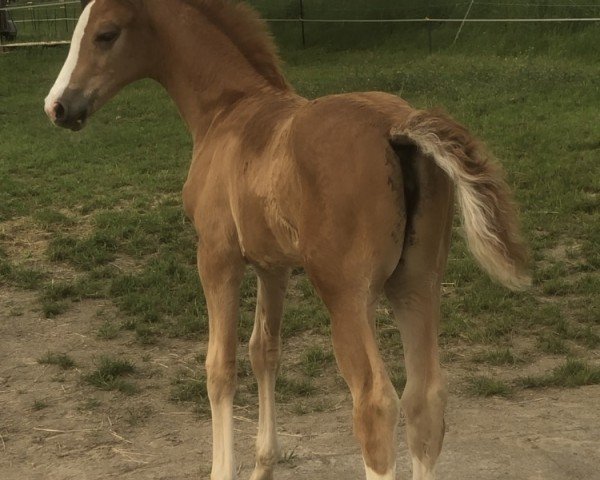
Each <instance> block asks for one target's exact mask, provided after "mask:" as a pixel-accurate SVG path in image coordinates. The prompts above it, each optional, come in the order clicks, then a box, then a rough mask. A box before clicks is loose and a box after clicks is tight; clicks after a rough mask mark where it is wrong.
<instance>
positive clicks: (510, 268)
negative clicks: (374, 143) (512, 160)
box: [391, 111, 531, 290]
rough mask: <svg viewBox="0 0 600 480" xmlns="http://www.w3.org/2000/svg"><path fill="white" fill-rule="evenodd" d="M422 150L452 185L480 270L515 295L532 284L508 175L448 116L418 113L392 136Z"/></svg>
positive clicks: (397, 141) (396, 129)
mask: <svg viewBox="0 0 600 480" xmlns="http://www.w3.org/2000/svg"><path fill="white" fill-rule="evenodd" d="M391 140H392V142H393V143H398V144H407V143H411V144H414V145H416V146H417V147H418V148H419V149H420V150H421V152H422V153H424V154H425V155H428V156H430V157H431V158H433V160H434V161H435V163H436V164H437V165H438V166H439V167H440V168H441V169H442V170H443V171H444V172H446V174H447V175H448V176H449V177H450V178H451V179H452V181H453V182H454V184H455V187H456V193H457V197H458V202H459V205H460V210H461V213H462V220H463V226H464V229H465V231H466V237H467V241H468V244H469V248H470V250H471V252H472V253H473V255H474V256H475V258H476V259H477V261H478V262H479V264H480V265H481V266H482V267H483V268H484V269H485V270H486V271H487V272H488V273H489V274H490V275H491V276H492V277H493V278H495V279H496V280H498V281H499V282H500V283H502V284H503V285H505V286H506V287H508V288H511V289H513V290H518V289H523V288H525V287H526V286H528V285H530V284H531V278H530V276H529V274H528V272H527V260H528V256H527V249H526V248H525V246H524V244H523V242H522V240H521V235H520V233H519V227H518V219H517V212H516V208H515V205H514V203H513V199H512V195H511V192H510V189H509V187H508V185H507V183H506V181H505V180H504V172H503V170H502V168H501V167H500V165H499V164H497V163H496V162H495V161H494V160H493V159H492V158H491V157H490V155H489V154H488V153H487V152H486V150H485V148H484V147H483V145H482V144H481V143H480V142H479V141H477V140H476V139H475V138H474V137H473V136H472V135H471V134H470V133H469V132H468V131H467V129H466V128H465V127H463V126H462V125H460V124H458V123H456V122H455V121H454V120H452V119H451V118H450V117H448V116H447V115H445V114H443V113H438V112H428V111H414V112H413V113H412V114H410V115H409V117H408V118H407V120H406V121H405V122H404V123H403V124H402V125H398V126H396V127H394V128H393V129H392V131H391Z"/></svg>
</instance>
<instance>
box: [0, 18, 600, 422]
mask: <svg viewBox="0 0 600 480" xmlns="http://www.w3.org/2000/svg"><path fill="white" fill-rule="evenodd" d="M592 32H593V31H592V30H588V31H584V32H580V33H581V34H582V35H589V36H590V38H592V37H591V35H592ZM596 33H597V32H596ZM582 38H583V37H578V36H574V37H573V38H571V39H569V38H567V37H562V40H563V49H564V50H565V51H568V50H569V49H570V48H572V49H573V51H577V49H578V48H579V46H578V45H579V43H578V42H583V43H582V45H583V44H585V45H588V46H589V47H590V48H591V45H592V43H590V42H591V41H590V42H588V43H586V42H584V40H582ZM594 38H595V39H596V41H597V39H598V38H599V37H598V36H596V37H594ZM543 41H545V40H544V39H538V43H539V42H543ZM392 43H393V42H391V41H390V40H389V39H388V40H386V41H382V42H380V43H379V44H378V46H376V47H373V46H370V44H369V42H367V44H368V46H366V47H362V48H355V49H353V50H343V49H339V48H321V47H312V48H307V49H296V48H293V47H291V46H289V45H288V46H285V47H284V57H285V59H286V62H287V63H286V67H285V69H286V71H287V74H288V76H289V78H290V79H291V81H292V83H293V84H294V85H295V86H296V87H297V89H298V91H299V92H300V93H302V94H304V95H306V96H308V97H311V98H313V97H317V96H320V95H326V94H329V93H334V92H349V91H355V90H385V91H389V92H392V93H395V94H398V95H401V96H403V97H404V98H406V99H408V100H409V101H410V102H412V103H413V104H414V105H415V106H417V107H421V108H428V107H434V106H443V107H444V108H445V109H446V110H447V111H449V112H451V113H452V114H453V115H454V116H455V117H456V118H457V119H459V120H460V121H461V122H463V123H466V124H467V125H469V126H470V128H471V129H472V130H473V131H474V132H475V133H476V134H477V135H478V136H480V137H482V138H483V139H485V141H486V142H487V144H488V145H489V147H490V149H491V150H492V151H493V152H494V153H495V154H496V156H497V157H499V158H500V159H501V160H502V162H503V164H504V165H505V167H506V170H507V172H508V177H509V180H510V183H511V184H512V185H513V186H514V189H515V191H516V197H517V199H518V201H519V203H520V205H521V212H522V220H523V225H524V232H525V236H526V238H527V241H528V243H529V245H530V246H531V250H532V256H533V271H534V286H533V287H532V288H531V290H530V291H527V292H524V293H511V292H509V291H507V290H505V289H503V288H501V287H499V286H497V285H495V284H493V283H492V282H491V281H490V280H489V279H488V278H487V277H486V275H485V274H484V273H482V271H481V270H479V269H478V268H477V267H476V266H475V264H474V262H473V260H472V258H471V256H470V255H469V254H468V253H467V251H466V249H465V246H464V243H463V241H462V238H461V235H460V229H459V228H458V223H457V230H456V234H455V235H454V244H453V249H452V252H451V255H450V261H449V268H448V272H447V275H446V279H445V282H446V284H447V285H446V287H445V293H444V300H443V317H444V321H443V325H442V329H441V343H442V348H443V350H444V352H445V355H444V362H445V363H447V364H452V363H454V362H461V363H462V364H466V365H472V368H473V369H476V368H478V366H480V365H491V366H494V365H501V366H503V368H505V370H506V371H507V372H509V373H508V377H507V378H500V379H499V378H493V379H492V378H490V377H489V376H486V374H483V375H477V376H473V377H472V378H466V379H465V391H467V392H471V393H475V394H480V395H495V394H499V395H509V394H512V393H513V392H514V391H516V390H518V389H522V388H540V387H543V386H574V385H580V384H586V383H598V382H599V381H600V374H599V372H598V366H597V365H595V364H594V362H593V360H592V358H593V357H596V358H597V351H598V348H599V347H600V275H599V274H598V271H599V268H600V247H599V245H600V158H599V157H600V110H599V108H598V106H599V105H600V84H599V83H598V67H597V63H596V62H595V61H593V60H590V59H589V55H588V54H587V52H583V53H582V55H580V56H576V55H572V54H569V55H559V54H558V53H557V52H555V53H554V54H553V55H549V54H547V53H543V52H535V53H532V52H528V51H526V50H527V49H524V50H523V51H522V52H521V53H519V54H512V55H507V54H505V52H503V51H502V45H503V44H508V43H509V39H507V38H505V37H498V39H497V42H496V45H497V46H499V50H498V51H496V52H495V53H494V54H490V53H486V54H482V53H480V52H479V53H478V52H475V46H474V45H472V46H471V47H470V48H469V49H467V50H462V51H461V50H460V49H455V50H453V49H448V50H445V51H443V52H439V53H435V54H433V55H426V54H425V52H424V51H423V49H411V48H409V47H407V46H406V45H393V44H392ZM486 48H488V50H489V49H491V47H490V46H489V45H488V47H486ZM515 48H516V47H515ZM65 55H66V50H65V49H62V48H61V49H49V50H27V51H18V52H13V53H10V54H5V55H1V56H0V288H7V289H27V290H31V291H34V292H36V294H37V298H38V305H39V310H40V312H41V313H42V314H43V316H46V317H56V316H60V315H62V314H63V313H64V312H66V311H68V309H69V308H71V307H72V305H73V304H74V303H76V302H85V301H87V300H89V299H107V300H110V301H111V302H113V303H114V305H115V306H116V308H117V309H118V315H116V316H115V315H107V314H106V312H103V311H99V312H98V315H99V316H102V318H104V319H105V322H104V324H103V326H102V328H101V329H100V330H99V331H98V336H99V337H100V338H103V339H105V340H106V341H107V342H110V341H111V340H112V339H114V338H117V337H119V336H122V335H132V333H131V332H133V335H134V336H135V338H136V339H137V342H138V343H139V344H140V348H143V346H144V345H149V344H161V342H164V341H166V340H165V339H166V338H168V337H178V338H182V337H183V338H188V339H191V340H194V341H203V340H205V338H206V330H207V320H206V311H205V305H204V300H203V296H202V293H201V289H200V284H199V281H198V279H197V275H196V271H195V237H194V232H193V229H192V227H191V225H190V224H189V222H187V221H186V220H185V218H184V215H183V212H182V207H181V201H180V192H181V187H182V185H183V182H184V179H185V177H186V173H187V167H188V164H189V162H190V155H191V142H190V139H189V137H188V135H187V133H186V131H185V130H184V127H183V124H182V122H181V121H180V119H179V116H178V113H177V112H176V110H175V109H174V107H173V104H172V103H171V101H170V100H169V98H168V97H167V96H166V94H165V93H164V92H163V91H162V90H161V89H160V88H159V87H158V86H157V85H155V84H152V83H150V82H141V83H138V84H136V85H133V86H131V87H129V88H127V89H126V90H125V91H124V92H123V93H122V94H121V95H120V96H119V97H118V98H116V99H115V100H114V101H113V102H112V103H110V104H109V105H108V106H106V107H105V108H104V109H103V110H102V111H101V112H99V113H98V114H97V115H96V116H95V117H94V118H93V119H92V120H91V122H90V124H89V126H88V128H87V129H85V130H84V131H82V132H80V133H77V134H76V133H72V132H68V131H63V130H59V129H57V128H54V127H52V126H51V125H50V123H49V122H48V121H47V119H46V118H45V116H44V113H43V111H42V101H43V98H44V97H45V95H46V93H47V91H48V90H49V88H50V86H51V85H52V83H53V82H54V79H55V77H56V75H57V73H58V71H59V69H60V66H61V63H62V61H63V60H64V58H65ZM15 245H16V246H15ZM254 287H255V280H254V277H253V275H252V273H251V272H249V274H248V278H247V281H246V283H245V285H244V289H243V298H242V318H241V321H240V337H241V341H242V342H243V343H245V342H247V341H248V338H249V334H250V332H251V328H252V317H253V311H254V302H255V299H254V294H255V288H254ZM4 314H5V313H4V312H1V313H0V315H4ZM378 324H379V327H380V341H381V344H382V348H383V351H384V352H385V355H386V358H387V359H388V360H389V363H390V367H391V370H392V378H393V380H394V383H395V384H396V385H397V386H398V387H399V388H400V387H401V386H402V384H403V382H404V376H403V372H402V367H401V362H400V361H399V358H400V356H401V346H400V339H399V335H398V333H397V332H396V331H395V330H394V329H393V328H391V327H392V321H391V319H390V317H389V314H388V312H387V309H386V306H385V304H382V308H381V309H380V310H379V317H378ZM328 331H329V325H328V318H327V315H326V312H325V311H324V309H323V308H322V306H321V303H320V301H319V300H318V299H317V298H316V297H315V295H314V292H313V290H312V288H311V286H310V285H309V283H308V282H307V280H306V279H305V277H304V275H303V274H302V272H300V271H297V272H295V273H294V277H293V282H292V289H291V292H290V296H289V302H288V305H287V310H286V314H285V319H284V327H283V332H284V337H285V341H286V342H292V341H296V340H297V339H299V338H311V339H313V341H311V343H312V344H313V345H312V346H310V347H307V349H306V352H305V353H304V354H303V355H302V356H301V358H300V359H298V361H297V363H296V364H295V365H293V366H291V367H290V368H288V369H286V374H285V375H284V376H283V377H282V378H281V380H280V382H279V384H278V391H279V395H280V398H286V395H288V396H294V398H302V399H304V398H309V397H310V395H311V393H312V392H314V389H315V385H316V384H318V382H319V381H320V380H319V379H320V378H321V377H320V373H319V372H322V371H323V369H327V368H329V369H333V359H332V356H331V352H330V350H329V349H328V348H326V347H321V346H320V345H326V344H327V342H323V341H320V340H319V341H317V340H314V339H321V338H322V336H323V335H327V334H328ZM307 336H308V337H307ZM57 355H58V356H57ZM60 355H61V354H60V353H56V352H54V353H53V352H49V354H48V355H47V356H46V357H45V359H42V360H41V361H45V362H50V361H53V362H54V361H56V362H58V360H54V359H57V358H59V359H60V358H63V357H60ZM547 356H550V357H552V358H554V359H557V360H560V361H561V362H563V363H561V365H559V366H558V367H556V368H555V369H554V370H550V371H548V372H546V373H544V374H543V375H541V376H533V377H532V376H529V377H527V378H526V377H524V376H523V375H521V374H520V373H519V368H520V367H522V366H526V365H530V364H532V363H533V362H535V361H536V360H538V359H540V358H542V357H547ZM199 360H202V359H201V358H199ZM64 361H65V359H64V358H63V359H62V360H61V362H64ZM75 361H76V359H75ZM103 362H104V363H103V364H102V365H100V366H99V367H98V370H95V371H92V372H89V373H86V374H85V376H84V377H83V380H84V381H85V382H87V383H88V384H90V385H97V386H98V388H103V389H107V388H114V389H117V390H119V389H121V388H123V389H125V390H126V391H127V393H135V388H133V387H130V386H129V384H128V383H123V382H122V380H121V375H124V374H127V372H128V371H133V369H134V366H128V367H127V368H128V370H127V371H125V370H118V372H117V373H114V372H113V373H110V372H112V370H111V371H110V372H109V373H110V375H109V374H105V372H104V370H110V369H109V368H108V367H109V366H112V364H113V363H114V362H118V360H114V359H113V360H111V359H104V360H103ZM111 362H112V363H111ZM468 368H471V367H468ZM103 369H104V370H103ZM240 370H241V374H240V375H241V376H242V377H243V378H246V377H249V375H250V369H249V365H248V362H247V360H244V359H242V360H241V361H240ZM242 383H243V384H244V382H242ZM123 385H124V386H123ZM244 385H246V386H245V387H244V388H245V390H243V391H246V393H248V394H251V393H253V388H255V387H253V384H252V383H251V380H249V379H248V380H247V381H246V383H245V384H244ZM203 388H204V386H203V383H202V379H201V378H199V377H190V376H189V374H182V375H178V376H177V378H174V379H173V392H172V395H171V398H172V399H173V400H174V401H186V400H189V399H190V398H197V399H198V398H205V391H204V390H203ZM309 403H310V402H309V401H308V400H302V401H301V402H299V403H298V411H299V413H301V412H302V411H306V409H307V408H313V409H316V408H322V406H319V405H312V406H310V407H307V405H309ZM200 410H202V408H201V409H200Z"/></svg>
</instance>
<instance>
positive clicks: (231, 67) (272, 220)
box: [45, 0, 529, 480]
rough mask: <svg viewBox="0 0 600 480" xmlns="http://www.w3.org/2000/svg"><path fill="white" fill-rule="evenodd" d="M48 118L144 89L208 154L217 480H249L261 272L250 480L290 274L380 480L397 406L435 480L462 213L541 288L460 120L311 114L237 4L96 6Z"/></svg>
mask: <svg viewBox="0 0 600 480" xmlns="http://www.w3.org/2000/svg"><path fill="white" fill-rule="evenodd" d="M84 4H85V5H84V7H85V8H84V10H83V13H82V14H81V18H80V19H79V22H78V24H77V27H76V29H75V32H74V35H73V41H72V44H71V49H70V51H69V55H68V57H67V60H66V63H65V65H64V67H63V69H62V71H61V72H60V75H59V76H58V79H57V81H56V84H55V85H54V87H53V88H52V90H51V92H50V94H49V95H48V97H47V99H46V104H45V110H46V112H47V114H48V116H49V117H50V119H51V120H52V121H53V122H54V123H56V124H57V125H59V126H62V127H67V128H71V129H73V130H79V129H81V128H82V127H83V126H84V125H85V122H86V120H87V118H88V117H89V116H90V115H91V114H93V113H94V112H95V111H96V110H98V109H99V108H100V107H101V106H102V105H103V104H104V103H105V102H107V101H108V100H109V99H110V98H111V97H112V96H113V95H115V94H116V93H117V92H118V91H119V90H120V89H121V88H122V87H123V86H125V85H126V84H129V83H131V82H133V81H135V80H137V79H141V78H143V77H150V78H153V79H155V80H156V81H158V82H160V83H161V84H162V85H163V86H164V87H165V89H166V90H167V91H168V93H169V94H170V96H171V97H172V98H173V100H174V101H175V103H176V104H177V107H178V108H179V111H180V112H181V116H182V117H183V119H184V121H185V122H186V124H187V126H188V128H189V130H190V132H191V134H192V136H193V140H194V153H193V161H192V165H191V168H190V172H189V176H188V179H187V182H186V184H185V187H184V192H183V200H184V206H185V211H186V213H187V215H188V216H189V218H190V219H191V220H192V221H193V223H194V226H195V228H196V231H197V233H198V238H199V241H198V268H199V272H200V276H201V279H202V285H203V288H204V292H205V296H206V303H207V307H208V314H209V323H210V340H209V345H208V354H207V360H206V369H207V377H208V392H209V397H210V403H211V409H212V426H213V464H212V474H211V479H212V480H231V479H234V478H235V477H236V463H235V460H234V453H233V444H234V443H233V431H234V429H233V396H234V391H235V379H236V345H237V343H238V339H237V334H236V326H237V321H238V302H239V289H240V282H241V281H242V277H243V273H244V269H245V267H246V265H247V264H251V265H253V266H254V267H255V269H256V271H257V273H258V278H259V283H258V285H259V286H258V300H257V306H256V320H255V326H254V332H253V334H252V338H251V341H250V359H251V362H252V367H253V370H254V372H255V374H256V377H257V379H258V386H259V388H258V391H259V401H260V408H259V427H258V430H259V431H258V440H257V455H256V467H255V469H254V472H253V474H252V480H268V479H272V478H273V467H274V465H275V464H276V463H277V460H278V458H279V457H278V456H279V452H278V447H277V439H276V423H275V406H274V404H275V401H274V388H275V377H276V374H277V370H278V366H279V358H280V324H281V317H282V310H283V300H284V296H285V291H286V285H287V281H288V276H289V273H290V268H292V267H294V266H302V267H304V269H305V270H306V272H307V274H308V276H309V278H310V280H311V281H312V283H313V284H314V286H315V288H316V290H317V292H318V294H319V295H320V296H321V298H322V299H323V301H324V303H325V305H326V306H327V308H328V310H329V312H330V315H331V330H332V335H333V346H334V350H335V355H336V359H337V363H338V365H339V368H340V371H341V373H342V375H343V377H344V379H345V380H346V382H347V383H348V386H349V388H350V391H351V393H352V399H353V402H354V409H353V418H354V431H355V434H356V437H357V438H358V440H359V442H360V445H361V448H362V453H363V458H364V463H365V469H366V477H367V479H369V480H392V479H394V478H395V469H396V424H397V421H398V415H399V408H400V406H401V407H402V408H403V410H404V414H405V416H406V422H407V436H408V443H409V446H410V451H411V455H412V459H413V479H414V480H431V479H433V478H434V473H433V472H434V465H435V462H436V460H437V458H438V455H439V453H440V450H441V447H442V439H443V436H444V421H443V412H444V405H445V402H446V393H445V392H446V389H445V385H444V380H443V375H442V372H441V370H440V364H439V358H438V347H437V332H438V324H439V317H440V314H439V304H440V286H441V282H442V277H443V273H444V268H445V265H446V259H447V257H448V248H449V242H450V232H451V226H452V216H453V211H452V210H453V203H454V202H453V196H454V190H456V196H457V198H458V203H459V205H460V210H461V212H462V219H463V224H464V229H465V231H466V236H467V240H468V243H469V246H470V248H471V251H472V252H473V254H474V256H475V258H476V259H477V260H478V261H479V263H480V264H481V265H482V266H483V267H484V268H485V269H486V270H487V271H488V273H489V274H490V275H492V276H493V277H494V278H496V279H497V280H498V281H500V282H501V283H502V284H504V285H506V286H508V287H510V288H515V289H516V288H522V287H524V286H526V285H527V284H528V282H529V278H528V276H527V274H526V272H525V257H526V255H525V249H524V248H523V246H522V243H521V241H520V238H519V232H518V228H517V225H516V223H517V222H516V215H515V211H514V208H513V206H512V201H511V196H510V192H509V189H508V187H507V185H506V184H505V182H504V180H503V179H502V172H501V169H500V167H499V166H498V165H497V164H495V163H494V162H493V161H491V160H490V159H489V157H488V156H487V154H486V153H485V150H484V149H483V147H482V146H481V145H480V144H479V143H478V142H477V141H476V140H475V139H473V137H472V136H471V135H470V134H469V133H468V132H467V130H466V129H465V128H463V127H462V126H460V125H458V124H457V123H455V122H454V121H453V120H452V119H450V118H448V117H447V116H445V115H443V114H439V113H434V112H427V111H418V110H415V109H413V108H412V107H410V106H409V105H408V104H407V103H406V102H404V101H403V100H401V99H399V98H397V97H395V96H392V95H388V94H385V93H356V94H349V95H335V96H329V97H324V98H320V99H317V100H314V101H308V100H306V99H304V98H302V97H300V96H299V95H297V94H296V93H295V92H294V91H293V89H292V88H291V87H290V85H289V84H288V83H287V81H286V80H285V78H284V76H283V75H282V73H281V70H280V67H279V60H278V58H277V55H276V53H275V47H274V45H273V42H272V41H271V38H270V37H269V35H268V34H267V33H266V29H265V26H264V24H263V22H262V21H260V20H259V19H258V17H257V16H256V14H255V13H254V11H252V10H251V9H250V8H249V7H247V6H245V5H243V4H232V3H229V2H228V1H226V0H169V1H168V2H167V1H164V0H95V1H91V2H89V3H88V2H84ZM382 292H385V294H386V295H387V296H388V298H389V299H390V301H391V303H392V305H393V308H394V313H395V316H396V318H397V320H398V326H399V328H400V331H401V333H402V339H403V342H404V352H405V362H406V371H407V384H406V388H405V390H404V392H403V394H402V400H401V402H400V401H399V399H398V396H397V394H396V392H395V390H394V388H393V387H392V384H391V383H390V380H389V377H388V374H387V373H386V369H385V367H384V363H383V361H382V359H381V356H380V354H379V351H378V347H377V341H376V336H375V328H374V310H375V305H376V302H377V299H378V297H379V296H380V294H381V293H382Z"/></svg>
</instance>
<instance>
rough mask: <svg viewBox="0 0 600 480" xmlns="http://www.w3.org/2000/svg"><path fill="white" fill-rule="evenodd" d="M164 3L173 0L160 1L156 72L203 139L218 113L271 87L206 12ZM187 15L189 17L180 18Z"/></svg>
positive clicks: (194, 133)
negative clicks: (158, 68) (211, 22)
mask: <svg viewBox="0 0 600 480" xmlns="http://www.w3.org/2000/svg"><path fill="white" fill-rule="evenodd" d="M164 3H167V2H154V5H157V7H156V8H157V10H158V11H157V12H156V15H158V16H160V17H161V19H160V25H161V31H160V32H159V34H158V41H159V42H160V47H159V49H158V51H159V52H160V53H159V55H160V56H161V57H162V58H160V59H158V60H159V61H158V64H159V65H160V66H161V71H159V72H157V73H156V79H157V80H158V81H159V82H160V83H161V84H162V85H163V86H164V87H165V88H166V89H167V91H168V92H169V94H170V96H171V97H172V98H173V100H174V101H175V103H176V105H177V108H178V109H179V112H180V114H181V116H182V117H183V119H184V121H185V122H186V124H187V127H188V129H189V131H190V133H191V134H192V136H193V137H194V140H195V141H198V140H201V139H202V138H203V137H204V135H205V134H206V132H207V131H208V129H209V128H210V126H211V125H212V124H213V122H214V119H215V117H216V116H218V115H219V113H220V112H222V111H223V110H226V109H227V108H229V107H230V106H231V105H232V103H235V102H237V101H239V100H240V99H241V98H245V97H249V96H252V95H255V94H261V95H262V94H264V93H265V91H268V90H269V89H270V88H271V87H270V86H269V84H268V82H267V81H266V80H265V79H264V78H262V77H261V76H260V75H259V74H258V73H257V72H256V71H255V70H254V69H253V68H252V66H251V65H250V64H249V63H248V62H247V61H246V60H245V58H244V56H243V55H242V54H241V52H239V50H238V49H237V48H236V47H235V46H234V45H233V43H231V42H230V41H229V39H228V38H227V37H226V35H224V34H223V33H222V32H221V31H219V30H218V29H217V28H216V27H214V26H213V25H212V24H210V23H209V22H208V21H207V20H206V19H204V18H203V17H202V16H201V15H198V14H196V13H195V12H193V11H192V12H174V11H173V10H172V9H171V8H172V7H175V6H177V8H188V9H189V7H186V6H185V4H183V3H181V2H173V4H172V5H170V7H169V8H166V7H165V6H164ZM169 3H170V2H169ZM165 8H166V10H164V11H160V10H161V9H165ZM186 13H187V14H189V15H188V16H187V17H185V14H186ZM182 14H183V15H184V17H182ZM181 18H185V21H184V22H181V21H178V20H177V19H181ZM165 19H169V21H165ZM157 23H158V22H157ZM163 25H164V28H163Z"/></svg>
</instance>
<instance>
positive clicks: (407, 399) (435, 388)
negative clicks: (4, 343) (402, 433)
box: [401, 378, 447, 419]
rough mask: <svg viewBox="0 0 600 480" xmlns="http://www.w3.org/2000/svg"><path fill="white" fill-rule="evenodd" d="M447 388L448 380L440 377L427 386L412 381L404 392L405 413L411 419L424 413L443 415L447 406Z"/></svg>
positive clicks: (403, 407)
mask: <svg viewBox="0 0 600 480" xmlns="http://www.w3.org/2000/svg"><path fill="white" fill-rule="evenodd" d="M446 399H447V388H446V382H445V381H444V380H443V379H442V378H440V379H438V380H436V381H435V382H432V384H431V385H429V386H428V387H427V388H425V389H424V388H422V385H415V386H414V387H413V384H411V383H410V382H409V383H408V384H407V385H406V388H405V389H404V393H403V394H402V400H401V406H402V410H403V411H404V415H405V416H406V417H407V418H409V419H415V418H419V417H421V416H423V415H427V416H435V415H436V414H437V415H438V416H442V417H443V411H444V408H445V406H446Z"/></svg>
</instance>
